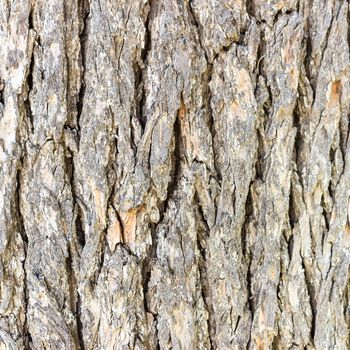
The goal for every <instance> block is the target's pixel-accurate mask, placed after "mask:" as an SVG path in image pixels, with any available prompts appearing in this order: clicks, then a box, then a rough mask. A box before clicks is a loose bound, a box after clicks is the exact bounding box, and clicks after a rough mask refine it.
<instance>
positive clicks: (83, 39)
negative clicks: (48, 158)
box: [76, 0, 90, 144]
mask: <svg viewBox="0 0 350 350" xmlns="http://www.w3.org/2000/svg"><path fill="white" fill-rule="evenodd" d="M79 5H80V8H79V10H80V16H81V18H82V19H81V22H82V23H81V29H80V34H79V41H80V59H81V84H80V90H79V95H78V101H77V119H76V128H77V134H78V140H79V141H80V129H81V126H80V118H81V114H82V112H83V105H84V97H85V91H86V81H85V74H86V61H87V40H88V21H89V14H90V2H89V0H81V1H80V2H79ZM78 144H79V143H78Z"/></svg>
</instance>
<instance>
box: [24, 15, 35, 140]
mask: <svg viewBox="0 0 350 350" xmlns="http://www.w3.org/2000/svg"><path fill="white" fill-rule="evenodd" d="M32 12H33V9H32V10H31V12H30V16H29V27H30V29H34V28H33V20H32V16H33V13H32ZM34 66H35V60H34V49H33V51H32V54H31V57H30V61H29V69H28V75H27V94H26V96H25V98H24V109H25V115H26V117H27V120H28V121H29V123H30V130H31V133H32V134H33V133H34V117H33V113H32V107H31V101H30V93H31V91H33V87H34V78H33V77H34Z"/></svg>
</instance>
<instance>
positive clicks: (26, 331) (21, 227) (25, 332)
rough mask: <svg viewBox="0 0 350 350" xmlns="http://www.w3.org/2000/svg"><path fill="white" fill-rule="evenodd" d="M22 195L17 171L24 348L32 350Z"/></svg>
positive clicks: (26, 242)
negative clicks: (22, 251) (21, 250)
mask: <svg viewBox="0 0 350 350" xmlns="http://www.w3.org/2000/svg"><path fill="white" fill-rule="evenodd" d="M20 193H21V175H20V170H17V176H16V212H17V215H18V226H19V227H18V229H19V232H20V235H21V238H22V242H23V250H24V260H23V262H22V268H23V289H24V290H23V294H24V309H25V313H24V322H23V338H24V348H25V349H30V347H31V346H30V344H31V343H32V338H31V334H30V333H29V324H28V316H27V312H28V298H29V295H28V286H27V271H26V260H27V251H28V244H29V240H28V236H27V233H26V230H25V226H24V219H23V215H22V212H21V204H20V200H21V199H20Z"/></svg>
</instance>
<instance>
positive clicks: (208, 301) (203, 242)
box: [194, 194, 217, 349]
mask: <svg viewBox="0 0 350 350" xmlns="http://www.w3.org/2000/svg"><path fill="white" fill-rule="evenodd" d="M194 202H195V203H196V204H197V205H196V206H197V215H198V217H199V218H200V222H202V224H203V225H204V227H199V228H198V229H197V248H198V251H199V253H200V256H199V261H198V270H199V280H200V288H201V293H202V299H203V302H204V305H205V308H206V310H207V313H208V320H207V326H208V335H209V341H210V349H217V346H216V342H215V333H216V322H215V318H214V307H213V303H212V297H211V293H210V288H209V279H208V273H207V258H206V247H207V239H208V237H209V234H210V228H209V226H208V224H207V222H206V220H205V217H204V214H203V210H202V208H201V205H200V201H199V199H198V196H197V194H195V196H194Z"/></svg>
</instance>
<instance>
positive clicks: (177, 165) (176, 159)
mask: <svg viewBox="0 0 350 350" xmlns="http://www.w3.org/2000/svg"><path fill="white" fill-rule="evenodd" d="M179 118H180V117H179V116H177V118H176V119H175V123H174V129H173V130H174V131H173V132H174V136H173V137H174V142H175V147H174V152H173V154H172V160H171V163H172V168H171V172H170V178H171V181H170V183H169V184H168V188H167V195H166V199H165V201H164V202H162V203H161V205H160V220H159V221H160V222H161V221H163V218H164V215H165V213H166V211H167V209H168V205H169V201H170V200H175V198H174V197H175V190H176V188H177V184H178V182H179V179H180V177H181V159H182V157H183V156H184V154H185V153H184V151H183V145H182V140H181V138H182V136H181V123H180V120H179Z"/></svg>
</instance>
